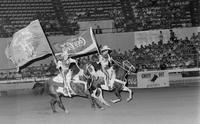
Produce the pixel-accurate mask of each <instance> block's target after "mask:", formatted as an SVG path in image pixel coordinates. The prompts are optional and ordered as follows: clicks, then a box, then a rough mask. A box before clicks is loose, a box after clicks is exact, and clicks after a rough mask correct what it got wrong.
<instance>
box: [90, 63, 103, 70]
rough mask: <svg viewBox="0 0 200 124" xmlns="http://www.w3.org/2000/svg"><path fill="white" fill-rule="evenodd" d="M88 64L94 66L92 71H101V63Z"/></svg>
mask: <svg viewBox="0 0 200 124" xmlns="http://www.w3.org/2000/svg"><path fill="white" fill-rule="evenodd" d="M90 64H91V65H92V66H94V70H95V71H97V70H101V63H99V64H98V63H97V62H90Z"/></svg>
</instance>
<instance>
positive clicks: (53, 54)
mask: <svg viewBox="0 0 200 124" xmlns="http://www.w3.org/2000/svg"><path fill="white" fill-rule="evenodd" d="M38 21H39V20H38ZM39 22H40V21H39ZM39 24H40V23H39ZM40 27H41V28H42V26H41V25H40ZM42 31H43V33H44V30H43V28H42ZM44 36H45V38H46V40H47V43H48V45H49V47H50V49H51V54H52V56H53V58H54V60H55V61H56V63H57V61H58V60H57V58H56V56H55V53H54V51H53V48H52V46H51V44H50V42H49V39H48V38H47V36H46V34H45V33H44Z"/></svg>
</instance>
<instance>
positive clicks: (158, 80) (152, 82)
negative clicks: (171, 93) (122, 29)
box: [137, 71, 169, 88]
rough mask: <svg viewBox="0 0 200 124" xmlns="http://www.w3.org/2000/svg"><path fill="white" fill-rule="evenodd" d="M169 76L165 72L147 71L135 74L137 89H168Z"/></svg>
mask: <svg viewBox="0 0 200 124" xmlns="http://www.w3.org/2000/svg"><path fill="white" fill-rule="evenodd" d="M168 86H169V74H168V72H167V71H147V72H139V73H137V88H156V87H168Z"/></svg>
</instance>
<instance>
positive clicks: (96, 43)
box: [91, 28, 101, 55]
mask: <svg viewBox="0 0 200 124" xmlns="http://www.w3.org/2000/svg"><path fill="white" fill-rule="evenodd" d="M91 30H92V33H93V36H94V40H95V42H96V45H97V52H98V54H99V55H101V53H100V50H99V45H98V43H97V38H96V34H95V33H94V31H93V29H92V28H91Z"/></svg>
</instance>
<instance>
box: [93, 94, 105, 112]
mask: <svg viewBox="0 0 200 124" xmlns="http://www.w3.org/2000/svg"><path fill="white" fill-rule="evenodd" d="M92 101H93V103H94V104H95V105H96V106H97V107H98V108H99V109H101V110H104V108H103V107H102V106H101V105H99V103H98V102H97V101H96V99H95V98H93V97H92Z"/></svg>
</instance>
